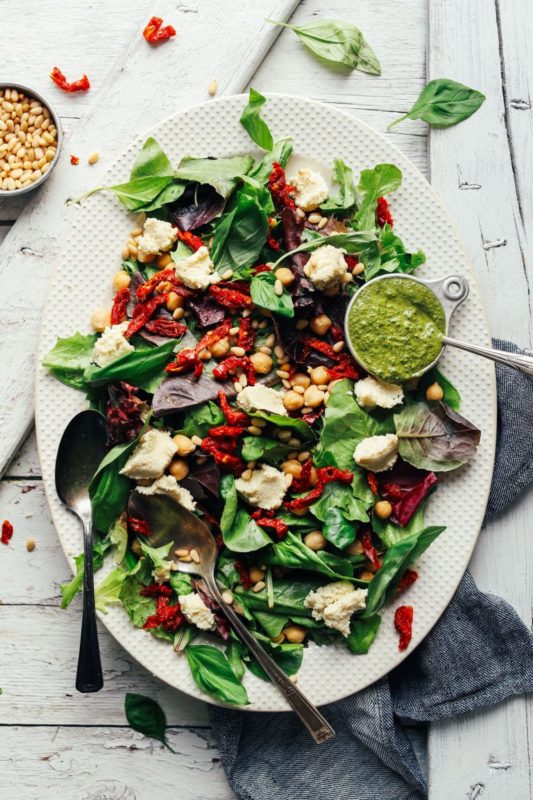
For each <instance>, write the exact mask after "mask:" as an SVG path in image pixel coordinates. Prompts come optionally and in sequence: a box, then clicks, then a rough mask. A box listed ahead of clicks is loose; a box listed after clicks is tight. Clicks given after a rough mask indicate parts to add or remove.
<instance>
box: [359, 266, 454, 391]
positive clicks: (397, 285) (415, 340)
mask: <svg viewBox="0 0 533 800" xmlns="http://www.w3.org/2000/svg"><path fill="white" fill-rule="evenodd" d="M347 328H348V335H349V338H350V341H351V343H352V345H353V348H354V351H355V353H356V355H357V359H358V361H360V363H361V364H362V366H363V367H365V369H367V370H368V372H371V373H372V374H373V375H375V376H376V377H378V378H381V379H382V380H384V381H399V382H400V383H401V382H402V381H407V380H409V378H412V377H414V376H415V375H418V374H420V373H421V372H422V371H423V370H424V369H425V368H426V367H427V366H429V364H431V363H432V362H433V361H434V360H435V359H436V358H437V357H438V355H439V354H440V351H441V349H442V335H443V334H444V333H445V332H446V317H445V315H444V310H443V308H442V305H441V304H440V301H439V299H438V298H437V296H436V295H435V294H434V293H433V292H432V291H431V289H428V288H427V286H424V285H423V284H421V283H417V282H416V281H413V280H410V279H409V278H390V279H385V280H380V281H376V282H375V283H370V284H369V285H368V286H366V287H364V288H363V289H361V291H360V292H359V294H358V296H357V298H356V299H355V300H354V302H353V304H352V306H351V308H350V311H349V314H348V325H347Z"/></svg>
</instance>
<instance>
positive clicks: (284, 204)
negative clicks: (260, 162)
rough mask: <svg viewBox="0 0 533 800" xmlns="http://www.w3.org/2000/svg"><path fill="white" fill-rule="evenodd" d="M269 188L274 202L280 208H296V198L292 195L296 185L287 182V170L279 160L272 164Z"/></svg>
mask: <svg viewBox="0 0 533 800" xmlns="http://www.w3.org/2000/svg"><path fill="white" fill-rule="evenodd" d="M268 188H269V190H270V194H271V195H272V199H273V201H274V203H275V204H276V205H277V206H278V207H279V208H295V205H296V204H295V202H294V198H293V197H291V195H292V193H293V192H294V186H291V185H290V183H287V178H286V177H285V170H284V169H283V167H282V166H281V164H279V163H278V162H277V161H274V162H273V164H272V172H271V173H270V175H269V176H268Z"/></svg>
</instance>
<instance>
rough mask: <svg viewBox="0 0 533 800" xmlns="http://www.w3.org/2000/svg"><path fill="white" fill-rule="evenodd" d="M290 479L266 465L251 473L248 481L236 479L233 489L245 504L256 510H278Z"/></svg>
mask: <svg viewBox="0 0 533 800" xmlns="http://www.w3.org/2000/svg"><path fill="white" fill-rule="evenodd" d="M288 481H290V478H288V477H287V475H285V474H284V473H283V472H280V471H279V470H278V469H275V468H274V467H270V466H268V465H267V464H262V465H261V466H260V467H258V468H257V469H254V470H253V471H252V477H251V478H249V479H248V480H245V479H244V478H237V480H236V481H235V488H236V489H237V491H238V493H239V494H240V495H241V497H243V498H244V499H245V500H246V502H247V503H249V504H250V505H251V506H255V507H256V508H265V509H267V510H270V509H272V508H279V507H280V505H281V504H282V502H283V498H284V496H285V492H286V491H287V488H288V485H287V482H288Z"/></svg>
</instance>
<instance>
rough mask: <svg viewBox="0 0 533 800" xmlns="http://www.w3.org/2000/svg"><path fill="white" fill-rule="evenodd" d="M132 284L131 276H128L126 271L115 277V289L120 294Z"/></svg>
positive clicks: (122, 270) (121, 271) (116, 274)
mask: <svg viewBox="0 0 533 800" xmlns="http://www.w3.org/2000/svg"><path fill="white" fill-rule="evenodd" d="M130 282H131V276H130V275H128V273H127V272H126V270H125V269H121V270H119V272H116V273H115V274H114V276H113V289H114V290H115V292H119V291H120V290H121V289H127V288H128V286H129V285H130Z"/></svg>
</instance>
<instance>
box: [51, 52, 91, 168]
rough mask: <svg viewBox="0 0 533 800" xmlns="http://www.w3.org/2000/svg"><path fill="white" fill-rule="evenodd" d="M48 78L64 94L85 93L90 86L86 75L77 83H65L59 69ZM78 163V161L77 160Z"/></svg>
mask: <svg viewBox="0 0 533 800" xmlns="http://www.w3.org/2000/svg"><path fill="white" fill-rule="evenodd" d="M50 77H51V78H52V80H53V82H54V83H55V85H56V86H59V88H60V89H62V90H63V91H64V92H86V91H87V90H88V89H90V88H91V84H90V83H89V78H88V77H87V75H84V76H83V77H82V78H80V79H79V81H74V82H73V83H70V82H69V81H67V79H66V77H65V76H64V75H63V73H62V72H61V70H60V69H59V67H54V68H53V70H52V72H51V73H50ZM78 161H79V159H78Z"/></svg>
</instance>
